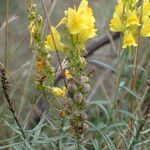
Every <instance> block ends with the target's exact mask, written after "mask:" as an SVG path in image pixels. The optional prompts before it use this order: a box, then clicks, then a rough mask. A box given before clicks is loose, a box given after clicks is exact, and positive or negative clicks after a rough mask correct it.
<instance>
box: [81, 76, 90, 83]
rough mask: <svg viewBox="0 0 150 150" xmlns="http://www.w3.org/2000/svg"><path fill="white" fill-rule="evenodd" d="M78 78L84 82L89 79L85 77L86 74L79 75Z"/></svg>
mask: <svg viewBox="0 0 150 150" xmlns="http://www.w3.org/2000/svg"><path fill="white" fill-rule="evenodd" d="M80 80H81V81H82V82H83V83H86V82H88V81H89V78H88V77H87V76H84V75H83V76H81V77H80Z"/></svg>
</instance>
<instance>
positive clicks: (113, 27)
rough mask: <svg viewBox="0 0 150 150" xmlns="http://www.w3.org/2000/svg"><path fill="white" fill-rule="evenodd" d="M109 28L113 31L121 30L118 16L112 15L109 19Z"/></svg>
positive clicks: (121, 26)
mask: <svg viewBox="0 0 150 150" xmlns="http://www.w3.org/2000/svg"><path fill="white" fill-rule="evenodd" d="M110 30H111V31H114V32H120V31H122V30H123V24H122V21H121V20H120V18H119V17H114V18H112V19H111V22H110Z"/></svg>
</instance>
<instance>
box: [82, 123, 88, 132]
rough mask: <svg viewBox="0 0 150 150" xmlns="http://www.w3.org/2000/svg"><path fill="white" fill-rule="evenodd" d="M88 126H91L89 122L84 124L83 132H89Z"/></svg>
mask: <svg viewBox="0 0 150 150" xmlns="http://www.w3.org/2000/svg"><path fill="white" fill-rule="evenodd" d="M88 128H89V125H88V124H87V123H83V124H82V130H83V132H87V130H88Z"/></svg>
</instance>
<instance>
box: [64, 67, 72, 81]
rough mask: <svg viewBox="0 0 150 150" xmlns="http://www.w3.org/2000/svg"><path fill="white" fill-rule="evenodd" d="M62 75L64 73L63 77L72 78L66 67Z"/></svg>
mask: <svg viewBox="0 0 150 150" xmlns="http://www.w3.org/2000/svg"><path fill="white" fill-rule="evenodd" d="M64 75H65V77H66V78H67V79H70V78H72V75H71V74H70V72H69V70H68V69H66V70H65V73H64Z"/></svg>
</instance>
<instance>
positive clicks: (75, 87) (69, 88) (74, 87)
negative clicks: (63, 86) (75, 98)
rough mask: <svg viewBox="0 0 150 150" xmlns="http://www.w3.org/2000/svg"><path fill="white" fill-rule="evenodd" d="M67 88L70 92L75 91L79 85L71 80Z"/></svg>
mask: <svg viewBox="0 0 150 150" xmlns="http://www.w3.org/2000/svg"><path fill="white" fill-rule="evenodd" d="M67 89H68V92H69V93H74V92H75V91H76V90H77V86H76V84H75V83H72V82H70V83H68V85H67Z"/></svg>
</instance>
